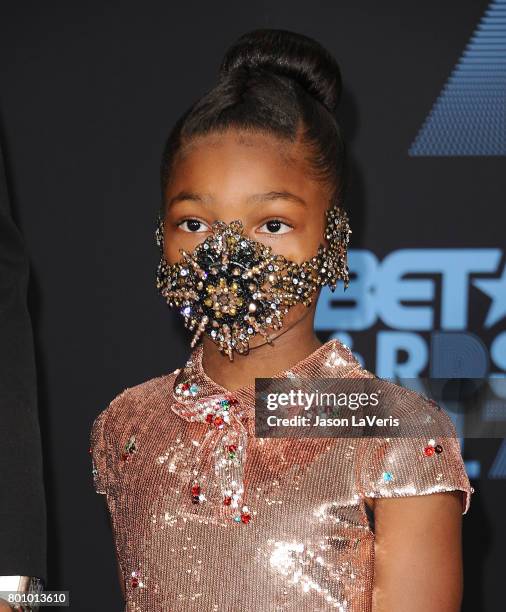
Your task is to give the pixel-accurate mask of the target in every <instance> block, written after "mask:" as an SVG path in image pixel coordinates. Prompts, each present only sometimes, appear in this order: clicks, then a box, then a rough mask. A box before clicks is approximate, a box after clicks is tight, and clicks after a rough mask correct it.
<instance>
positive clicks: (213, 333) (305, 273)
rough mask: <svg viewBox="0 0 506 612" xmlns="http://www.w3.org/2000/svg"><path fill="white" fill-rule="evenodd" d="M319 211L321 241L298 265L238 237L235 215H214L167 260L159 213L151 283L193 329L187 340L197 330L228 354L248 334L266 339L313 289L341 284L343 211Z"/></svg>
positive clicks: (346, 230)
mask: <svg viewBox="0 0 506 612" xmlns="http://www.w3.org/2000/svg"><path fill="white" fill-rule="evenodd" d="M326 214H327V226H326V231H325V238H326V240H327V241H328V247H325V246H324V245H323V244H320V246H319V248H318V252H317V253H316V255H315V256H313V257H312V258H311V259H309V260H306V261H304V262H302V263H300V264H299V263H296V262H294V261H291V260H288V259H286V258H285V257H284V256H283V255H277V254H275V253H273V252H272V248H271V247H269V246H266V245H264V244H262V243H261V242H257V241H255V240H251V239H250V238H248V237H247V236H245V235H244V228H243V225H242V223H241V221H239V220H236V221H232V222H231V223H229V224H226V223H224V222H223V221H216V222H215V223H213V225H212V235H211V236H209V237H208V238H206V240H204V241H203V242H202V243H200V244H199V245H198V246H197V247H196V248H195V249H194V250H193V251H192V252H187V251H185V250H183V249H180V251H179V252H180V253H181V259H180V260H179V262H177V263H174V264H168V263H167V261H166V259H165V255H164V242H163V221H162V218H161V216H160V214H159V215H158V226H157V228H156V232H155V237H156V242H157V244H158V246H159V247H160V251H161V259H160V263H159V264H158V269H157V277H156V286H157V289H158V291H159V293H160V294H161V295H162V296H163V297H164V298H165V300H166V302H167V304H168V305H169V306H170V307H172V308H177V309H179V312H180V313H181V314H182V315H183V317H184V320H185V327H187V328H188V329H190V330H192V331H193V330H196V332H195V334H194V336H193V339H192V342H191V346H192V347H193V346H195V344H196V343H197V341H198V339H199V338H200V336H201V335H202V333H204V332H205V333H207V334H208V335H209V337H210V338H212V340H214V342H216V344H217V345H218V346H219V348H220V350H221V351H222V352H224V353H226V354H227V355H228V356H229V358H230V359H231V360H232V359H233V351H237V352H238V353H242V354H244V353H247V352H248V351H249V340H250V338H251V337H252V336H254V335H256V334H261V335H262V336H263V337H264V338H265V339H266V341H267V342H271V338H270V336H269V333H268V329H271V330H278V329H280V328H281V327H282V325H283V318H284V316H285V315H286V313H287V312H288V310H289V309H290V308H291V307H292V306H294V305H295V304H297V303H302V304H304V305H306V306H309V305H310V304H311V303H312V300H313V297H314V294H315V293H316V291H317V289H318V287H322V286H324V285H328V286H329V287H330V288H331V290H332V291H334V290H335V288H336V285H337V281H338V280H339V279H342V280H343V281H344V288H345V289H346V288H347V287H348V285H349V275H348V265H347V252H348V241H349V235H350V234H351V229H350V227H349V223H348V217H347V215H346V212H345V211H344V210H343V209H341V208H337V207H334V208H331V209H330V210H328V211H327V213H326Z"/></svg>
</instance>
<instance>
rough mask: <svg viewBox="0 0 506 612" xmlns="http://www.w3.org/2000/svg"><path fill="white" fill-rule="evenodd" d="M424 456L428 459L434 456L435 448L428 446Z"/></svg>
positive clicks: (424, 450)
mask: <svg viewBox="0 0 506 612" xmlns="http://www.w3.org/2000/svg"><path fill="white" fill-rule="evenodd" d="M423 454H424V455H425V456H426V457H432V455H433V454H434V447H433V446H426V447H425V448H424V449H423Z"/></svg>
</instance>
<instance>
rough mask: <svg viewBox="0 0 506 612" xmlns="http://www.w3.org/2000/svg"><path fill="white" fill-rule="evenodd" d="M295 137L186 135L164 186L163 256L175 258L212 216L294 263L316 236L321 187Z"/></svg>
mask: <svg viewBox="0 0 506 612" xmlns="http://www.w3.org/2000/svg"><path fill="white" fill-rule="evenodd" d="M305 154H307V153H306V151H304V149H303V147H302V145H300V144H298V143H294V144H292V143H288V142H285V141H283V140H279V139H277V138H275V137H272V136H269V135H265V134H260V133H246V132H242V131H237V130H229V131H227V132H225V133H222V134H211V135H207V136H202V137H198V138H196V139H194V140H193V141H192V142H191V143H190V144H189V145H188V146H187V147H186V149H184V150H183V151H182V152H181V154H180V155H179V157H178V159H177V161H176V163H175V165H174V168H173V172H172V176H171V181H170V184H169V185H168V188H167V190H166V193H165V202H166V214H165V223H164V238H165V239H164V244H165V258H166V260H167V262H168V263H169V264H171V263H175V262H176V261H178V260H179V259H180V254H179V249H181V248H182V249H185V250H186V251H191V250H193V249H194V248H195V246H196V245H197V244H198V243H200V242H203V241H204V240H205V239H206V238H207V237H208V236H209V235H210V234H211V225H212V223H213V222H214V221H216V220H218V219H220V220H221V221H225V222H226V223H230V221H233V220H234V219H240V220H241V221H242V223H243V225H244V228H245V232H244V233H245V234H246V235H248V236H249V237H250V238H251V239H253V240H257V241H258V242H262V243H264V244H266V245H268V246H271V247H272V250H273V251H274V252H275V253H278V254H281V255H284V256H285V257H287V258H288V259H291V260H293V261H296V262H298V263H301V262H302V261H304V260H305V259H309V258H311V257H312V256H313V255H315V254H316V252H317V250H318V245H319V244H320V243H321V242H323V241H324V239H323V233H324V229H325V210H326V209H327V207H328V202H329V193H328V190H327V189H326V188H325V186H324V185H323V184H322V183H321V182H319V181H317V180H315V179H312V178H311V177H310V176H309V172H308V166H307V162H306V161H305V159H304V155H305Z"/></svg>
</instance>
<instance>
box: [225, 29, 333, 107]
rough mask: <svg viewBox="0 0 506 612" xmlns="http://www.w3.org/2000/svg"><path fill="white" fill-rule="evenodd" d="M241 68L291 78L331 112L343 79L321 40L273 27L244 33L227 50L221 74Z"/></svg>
mask: <svg viewBox="0 0 506 612" xmlns="http://www.w3.org/2000/svg"><path fill="white" fill-rule="evenodd" d="M241 69H247V70H256V69H263V70H267V71H269V72H273V73H275V74H278V75H281V76H286V77H289V78H291V79H294V80H295V81H296V82H297V83H298V84H299V85H300V86H301V87H303V88H304V89H305V90H306V91H307V92H308V93H309V94H310V95H312V96H313V97H315V98H316V99H317V100H319V101H320V102H321V103H322V104H323V105H324V106H325V107H326V108H327V109H328V110H329V111H330V112H331V113H335V111H336V110H337V107H338V105H339V100H340V98H341V91H342V80H341V72H340V70H339V65H338V63H337V61H336V60H335V59H334V57H333V56H332V55H331V54H330V53H329V52H328V51H327V50H326V49H325V47H323V46H322V45H321V44H320V43H318V42H317V41H315V40H313V39H312V38H309V37H307V36H304V35H303V34H298V33H296V32H290V31H288V30H272V29H258V30H252V31H251V32H247V33H246V34H243V35H242V36H241V37H240V38H239V39H238V40H237V41H236V42H235V43H234V44H233V45H232V46H231V47H229V49H228V50H227V52H226V54H225V57H224V58H223V61H222V63H221V66H220V75H224V74H229V73H231V72H234V71H236V70H241Z"/></svg>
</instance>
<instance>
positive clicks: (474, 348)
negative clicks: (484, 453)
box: [315, 248, 506, 478]
mask: <svg viewBox="0 0 506 612" xmlns="http://www.w3.org/2000/svg"><path fill="white" fill-rule="evenodd" d="M501 261H503V252H502V251H501V249H497V248H483V249H459V248H455V249H453V248H447V249H401V250H398V251H393V252H392V253H390V254H389V255H387V256H386V257H385V258H384V259H383V261H379V260H378V258H377V257H376V255H375V254H374V253H372V252H371V251H368V250H362V249H350V251H349V253H348V264H349V268H350V278H351V282H350V285H349V287H348V289H347V290H346V291H343V289H342V285H339V288H338V289H337V290H336V292H335V293H332V292H331V291H330V289H328V288H327V287H325V288H324V289H322V292H321V295H320V298H319V300H318V303H317V308H316V316H315V329H316V330H320V331H326V332H328V331H331V332H332V335H333V337H335V338H338V339H339V340H341V342H344V343H345V344H346V345H347V346H349V347H350V349H351V350H352V351H353V352H354V355H355V357H356V358H357V359H358V361H359V362H360V363H361V364H362V365H363V366H364V367H369V369H371V370H373V371H374V372H375V373H376V374H377V375H378V376H380V377H382V378H391V379H395V378H408V379H409V378H412V379H416V378H419V377H421V376H422V372H424V371H426V370H427V369H428V376H429V377H430V378H481V377H485V376H505V372H506V264H504V263H503V264H501ZM477 275H479V277H477ZM472 290H478V291H481V292H482V293H483V294H484V295H485V296H486V297H487V298H488V300H489V305H488V310H487V314H486V315H485V318H484V321H483V328H484V329H487V330H491V332H492V339H491V341H490V344H489V346H488V347H487V346H486V345H485V343H484V342H483V340H482V339H481V338H480V337H479V336H478V335H477V334H475V333H473V332H471V331H470V330H469V329H468V327H469V304H470V293H471V291H472ZM375 325H378V326H380V327H386V329H380V330H379V331H378V332H377V335H376V363H375V364H365V362H364V358H363V356H362V355H360V354H358V353H357V352H356V351H355V350H354V349H353V331H365V330H367V329H369V328H371V327H373V326H375ZM495 329H496V333H495V334H494V330H495ZM401 352H402V353H401ZM401 354H402V360H400V359H399V357H400V355H401ZM420 391H423V389H420ZM462 418H463V417H462V415H460V420H459V418H457V419H456V421H455V427H456V430H457V433H458V434H459V435H461V433H462V428H463V420H462ZM466 469H467V472H468V475H469V477H470V478H477V477H478V476H479V474H480V462H478V461H466ZM490 477H491V478H506V444H503V445H502V447H501V449H500V452H499V454H498V456H497V458H496V461H495V463H494V465H493V466H492V468H491V472H490Z"/></svg>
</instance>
